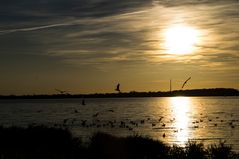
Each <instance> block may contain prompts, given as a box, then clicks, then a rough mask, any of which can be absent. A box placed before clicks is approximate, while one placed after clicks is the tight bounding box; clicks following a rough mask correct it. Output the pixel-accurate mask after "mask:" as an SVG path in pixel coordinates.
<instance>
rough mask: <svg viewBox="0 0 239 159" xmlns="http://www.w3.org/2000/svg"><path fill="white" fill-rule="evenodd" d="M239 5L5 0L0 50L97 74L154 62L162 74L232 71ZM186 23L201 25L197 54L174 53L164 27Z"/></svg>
mask: <svg viewBox="0 0 239 159" xmlns="http://www.w3.org/2000/svg"><path fill="white" fill-rule="evenodd" d="M13 4H14V5H13ZM238 8H239V3H238V1H237V0H228V1H225V0H201V1H194V0H180V1H169V0H131V1H128V0H121V1H118V0H68V1H64V0H57V1H56V0H43V1H33V0H24V1H17V0H11V1H5V2H2V3H1V6H0V10H1V14H0V43H1V45H0V56H1V57H4V60H8V61H9V62H11V59H12V57H13V56H22V57H27V56H29V55H30V56H31V57H33V58H32V61H37V60H38V59H37V58H34V56H35V57H39V56H41V57H44V58H41V62H42V63H43V65H44V63H45V64H46V63H47V64H49V63H50V62H49V60H47V59H51V60H52V61H59V62H60V63H61V64H62V66H61V67H65V68H67V67H68V66H70V67H71V66H73V67H76V68H84V69H86V68H87V69H88V72H89V73H90V72H91V71H94V69H99V70H101V71H105V72H107V70H109V71H108V72H110V71H112V69H119V68H120V69H123V68H124V69H125V70H127V68H129V69H133V70H134V72H135V71H136V70H137V69H138V70H140V71H145V72H147V71H149V70H152V69H153V72H154V73H152V74H154V76H156V74H157V73H158V72H161V74H167V73H166V72H165V71H167V70H170V71H174V70H175V69H173V68H177V70H175V75H176V74H177V73H176V72H177V71H179V72H180V71H183V70H184V69H185V68H188V70H187V71H188V72H190V71H191V72H194V71H195V70H200V72H202V73H205V74H207V73H208V72H209V71H211V70H214V71H216V72H217V73H218V74H221V76H223V77H224V73H225V71H226V73H227V75H228V77H229V76H233V74H234V73H235V72H238V71H239V70H238V68H237V67H236V65H238V64H239V63H238V62H239V59H238V58H239V55H238V51H239V43H238V38H239V29H238V25H239V11H238ZM182 23H183V24H187V25H189V26H192V27H194V28H196V29H198V30H199V31H200V39H201V41H200V42H199V43H198V44H196V45H195V47H196V51H195V53H194V54H190V55H184V56H175V55H169V54H167V53H166V50H165V48H164V44H163V43H164V40H165V37H163V32H164V31H165V29H167V28H168V27H170V26H171V25H175V24H182ZM33 55H34V56H33ZM2 59H3V58H2ZM54 59H55V60H54ZM44 60H45V62H44ZM46 61H48V62H46ZM14 62H15V63H18V65H20V64H21V62H22V61H21V60H19V61H17V62H16V61H14ZM53 63H54V62H53ZM54 64H56V63H54ZM19 69H20V68H19ZM223 71H224V72H223ZM163 72H164V73H163ZM130 73H132V72H130ZM210 73H213V72H210ZM129 76H130V75H129ZM233 77H234V78H237V76H236V77H235V76H233ZM224 78H225V77H224ZM155 80H158V79H155Z"/></svg>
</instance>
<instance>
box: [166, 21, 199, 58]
mask: <svg viewBox="0 0 239 159" xmlns="http://www.w3.org/2000/svg"><path fill="white" fill-rule="evenodd" d="M164 38H165V49H166V50H167V53H168V54H178V55H182V54H190V53H192V52H193V51H194V49H195V44H196V43H197V42H198V31H197V30H196V29H194V28H192V27H189V26H184V25H180V26H173V27H170V28H168V29H166V31H165V35H164Z"/></svg>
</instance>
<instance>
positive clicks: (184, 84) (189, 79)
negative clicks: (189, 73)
mask: <svg viewBox="0 0 239 159" xmlns="http://www.w3.org/2000/svg"><path fill="white" fill-rule="evenodd" d="M190 79H191V77H189V78H188V79H187V80H186V81H185V82H184V83H183V85H182V89H183V87H184V86H185V84H186V83H187V82H188V81H189V80H190Z"/></svg>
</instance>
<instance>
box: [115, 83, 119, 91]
mask: <svg viewBox="0 0 239 159" xmlns="http://www.w3.org/2000/svg"><path fill="white" fill-rule="evenodd" d="M115 91H117V92H120V84H119V83H118V84H117V86H116V88H115Z"/></svg>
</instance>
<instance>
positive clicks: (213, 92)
mask: <svg viewBox="0 0 239 159" xmlns="http://www.w3.org/2000/svg"><path fill="white" fill-rule="evenodd" d="M176 96H188V97H196V96H198V97H200V96H202V97H211V96H239V90H237V89H233V88H210V89H191V90H174V91H171V92H170V91H168V92H161V91H158V92H136V91H131V92H122V93H94V94H63V93H62V94H50V95H49V94H39V95H0V99H64V98H130V97H176Z"/></svg>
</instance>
